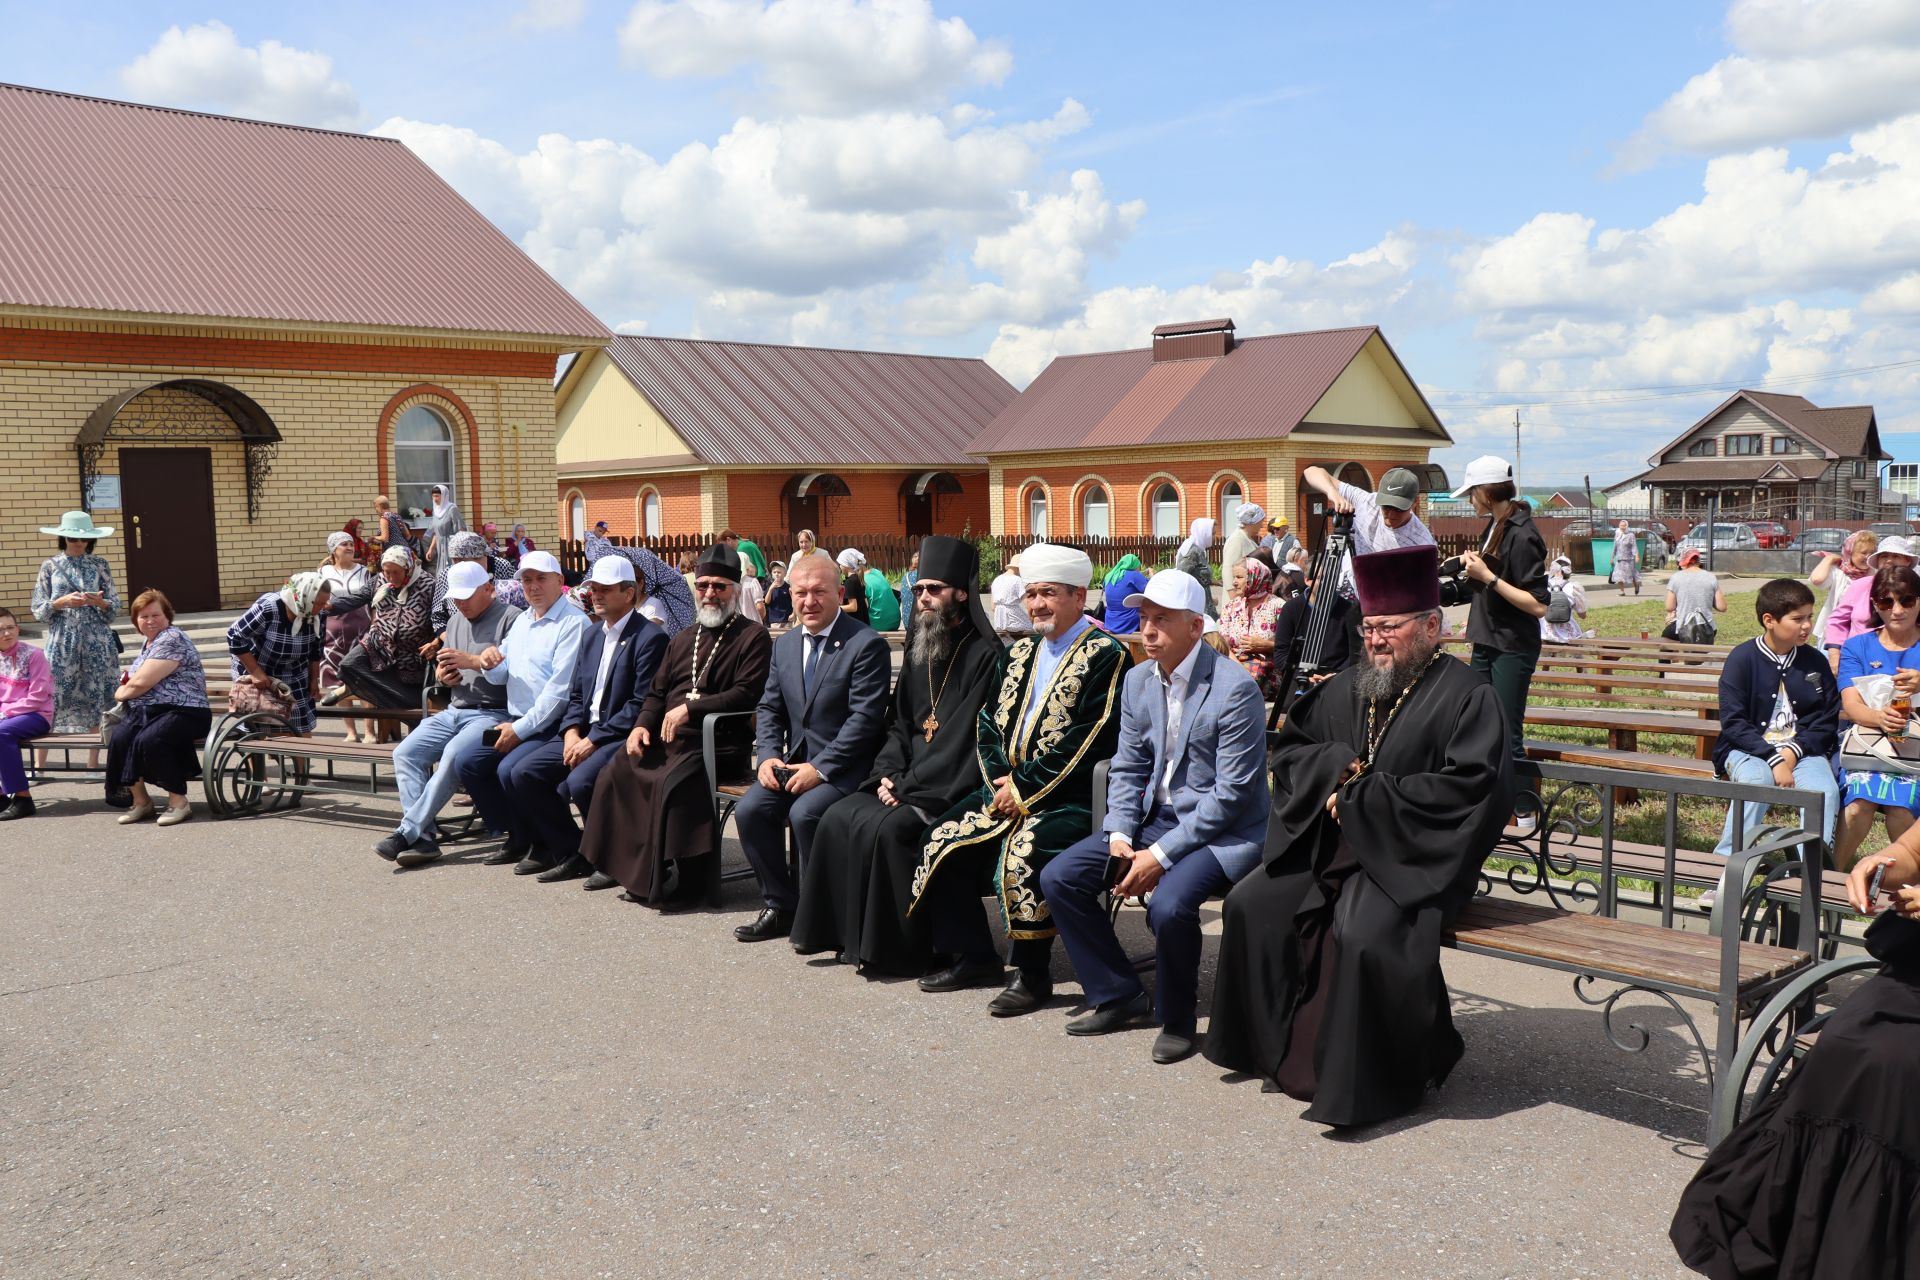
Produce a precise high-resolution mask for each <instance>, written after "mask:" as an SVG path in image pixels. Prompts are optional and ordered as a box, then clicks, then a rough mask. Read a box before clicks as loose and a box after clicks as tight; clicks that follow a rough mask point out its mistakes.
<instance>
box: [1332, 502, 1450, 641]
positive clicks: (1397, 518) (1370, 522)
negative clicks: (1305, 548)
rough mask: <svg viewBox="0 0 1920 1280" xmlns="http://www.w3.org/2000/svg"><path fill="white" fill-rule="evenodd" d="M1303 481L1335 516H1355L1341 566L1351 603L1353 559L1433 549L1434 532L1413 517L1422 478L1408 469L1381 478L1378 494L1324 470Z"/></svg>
mask: <svg viewBox="0 0 1920 1280" xmlns="http://www.w3.org/2000/svg"><path fill="white" fill-rule="evenodd" d="M1300 479H1301V482H1302V483H1304V484H1305V485H1306V486H1307V487H1308V488H1310V489H1315V490H1317V491H1318V492H1319V493H1320V494H1321V495H1322V496H1323V497H1325V498H1326V500H1327V505H1328V506H1329V507H1331V508H1332V509H1333V510H1334V511H1335V512H1336V513H1340V514H1351V515H1352V516H1353V545H1352V546H1350V547H1349V548H1348V549H1347V562H1346V563H1345V564H1343V565H1341V566H1340V594H1341V595H1343V596H1346V597H1348V598H1349V599H1351V598H1352V596H1353V557H1354V556H1364V555H1371V554H1372V553H1373V552H1375V551H1391V550H1393V549H1394V548H1395V547H1417V546H1421V545H1425V546H1432V545H1433V531H1432V530H1430V529H1428V528H1427V526H1426V525H1425V524H1423V523H1421V520H1420V517H1419V516H1417V515H1415V514H1414V513H1413V506H1414V503H1416V502H1418V501H1419V500H1420V477H1418V476H1416V475H1414V474H1413V472H1411V471H1409V470H1407V469H1406V468H1405V467H1394V468H1393V469H1392V470H1390V471H1388V472H1387V474H1385V475H1384V476H1381V477H1380V491H1379V492H1378V493H1368V492H1367V491H1366V490H1365V489H1362V488H1361V487H1360V486H1358V485H1352V484H1347V483H1345V482H1344V481H1340V480H1335V479H1334V478H1333V477H1332V476H1331V475H1329V474H1327V469H1326V468H1325V467H1308V468H1307V469H1306V470H1305V471H1303V472H1302V473H1301V474H1300ZM1356 625H1357V624H1356ZM1354 652H1355V653H1358V652H1359V649H1358V648H1357V647H1356V648H1355V650H1354Z"/></svg>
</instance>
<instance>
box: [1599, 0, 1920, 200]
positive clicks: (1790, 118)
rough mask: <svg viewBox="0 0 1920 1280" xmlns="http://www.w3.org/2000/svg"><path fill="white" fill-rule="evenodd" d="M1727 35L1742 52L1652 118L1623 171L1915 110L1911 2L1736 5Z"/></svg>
mask: <svg viewBox="0 0 1920 1280" xmlns="http://www.w3.org/2000/svg"><path fill="white" fill-rule="evenodd" d="M1727 30H1728V34H1729V36H1730V37H1731V38H1732V41H1733V43H1734V45H1735V47H1736V48H1737V49H1738V50H1739V52H1736V53H1733V54H1730V55H1728V56H1727V57H1725V58H1723V59H1721V60H1720V61H1719V62H1717V63H1715V64H1714V65H1713V66H1711V67H1709V68H1708V69H1707V70H1705V71H1703V72H1701V73H1700V74H1699V75H1697V76H1694V77H1693V78H1692V79H1690V80H1688V81H1687V83H1686V84H1685V85H1683V86H1682V87H1681V88H1680V90H1679V92H1677V93H1675V94H1674V95H1673V96H1672V97H1670V98H1668V99H1667V100H1666V102H1664V103H1662V104H1661V105H1660V107H1659V108H1658V109H1656V110H1655V111H1654V112H1653V113H1652V114H1651V115H1649V116H1648V117H1647V119H1646V121H1645V122H1644V123H1643V124H1642V126H1641V128H1640V130H1639V132H1637V133H1636V134H1635V135H1634V136H1633V137H1632V138H1631V139H1629V140H1628V142H1627V143H1626V144H1625V145H1624V146H1623V147H1622V148H1621V152H1620V157H1619V163H1620V165H1621V166H1622V167H1624V168H1629V169H1632V168H1639V167H1642V166H1644V165H1646V164H1649V163H1651V162H1652V161H1653V160H1655V159H1657V158H1658V157H1659V156H1660V155H1662V154H1663V153H1666V152H1670V151H1682V152H1693V153H1696V154H1702V155H1724V154H1726V153H1727V152H1730V151H1742V150H1747V149H1749V148H1752V147H1757V146H1765V145H1768V144H1771V143H1781V142H1791V141H1796V140H1800V139H1807V138H1826V137H1832V136H1834V135H1836V134H1839V133H1844V132H1846V131H1848V130H1851V129H1860V128H1865V127H1867V126H1869V125H1874V124H1879V123H1882V122H1884V121H1887V120H1891V119H1893V118H1894V117H1896V116H1900V115H1904V114H1906V113H1908V112H1911V111H1916V110H1920V6H1916V5H1914V4H1912V3H1910V2H1909V0H1736V2H1735V3H1734V5H1733V6H1732V8H1731V9H1730V10H1729V12H1728V15H1727Z"/></svg>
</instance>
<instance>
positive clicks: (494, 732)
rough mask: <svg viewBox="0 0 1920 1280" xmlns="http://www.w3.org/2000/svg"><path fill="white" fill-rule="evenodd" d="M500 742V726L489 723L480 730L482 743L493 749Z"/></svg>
mask: <svg viewBox="0 0 1920 1280" xmlns="http://www.w3.org/2000/svg"><path fill="white" fill-rule="evenodd" d="M499 743H500V726H499V725H497V724H495V725H488V726H487V727H486V728H485V729H482V730H481V731H480V745H482V746H484V747H487V748H488V749H492V748H493V747H496V746H498V745H499Z"/></svg>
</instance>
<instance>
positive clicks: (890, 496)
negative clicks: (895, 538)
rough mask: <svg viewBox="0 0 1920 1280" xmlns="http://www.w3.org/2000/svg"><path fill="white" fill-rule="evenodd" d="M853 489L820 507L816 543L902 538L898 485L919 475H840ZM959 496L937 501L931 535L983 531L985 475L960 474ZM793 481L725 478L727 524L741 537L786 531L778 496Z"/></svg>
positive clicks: (771, 475) (750, 475) (762, 474)
mask: <svg viewBox="0 0 1920 1280" xmlns="http://www.w3.org/2000/svg"><path fill="white" fill-rule="evenodd" d="M838 474H839V475H840V478H841V479H843V480H845V481H846V482H847V488H848V489H849V490H851V493H850V495H849V496H848V497H845V498H827V499H824V500H823V501H822V502H821V504H820V527H819V528H817V529H815V530H814V533H815V534H816V535H817V536H818V537H819V539H820V541H821V542H822V543H824V544H826V545H827V546H833V545H834V543H835V542H836V540H838V539H841V538H850V537H854V536H856V535H858V534H863V533H891V534H904V533H905V532H906V522H905V518H904V515H903V508H902V504H901V501H900V486H901V485H902V484H903V483H905V481H906V480H907V478H908V477H910V476H913V475H917V474H919V473H918V472H917V471H904V470H903V471H844V472H840V473H838ZM954 477H955V478H956V479H957V480H959V481H960V486H961V492H960V493H957V494H954V495H952V496H950V497H936V498H935V499H934V508H933V531H934V532H935V533H945V534H951V535H954V536H958V535H959V533H960V532H961V530H963V529H965V528H967V527H969V525H971V527H972V530H973V532H974V533H975V534H984V533H986V532H988V528H987V510H988V506H987V473H986V472H984V471H959V472H955V473H954ZM791 479H792V476H791V475H788V474H783V473H781V472H777V471H759V472H744V473H741V474H738V475H732V476H728V477H727V510H728V512H729V517H728V519H729V523H731V524H732V526H733V527H734V528H735V529H737V530H739V531H740V532H742V533H752V532H755V531H773V530H782V529H785V528H786V520H787V512H786V506H785V504H784V503H783V502H782V501H781V499H780V494H781V491H782V490H783V489H784V488H785V487H786V486H787V484H788V482H789V481H790V480H791Z"/></svg>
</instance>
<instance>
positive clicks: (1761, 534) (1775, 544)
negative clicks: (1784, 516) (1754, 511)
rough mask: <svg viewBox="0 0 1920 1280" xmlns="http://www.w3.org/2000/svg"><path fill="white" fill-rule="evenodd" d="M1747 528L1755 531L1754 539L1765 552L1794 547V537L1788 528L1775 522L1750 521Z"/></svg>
mask: <svg viewBox="0 0 1920 1280" xmlns="http://www.w3.org/2000/svg"><path fill="white" fill-rule="evenodd" d="M1747 528H1749V529H1751V530H1753V536H1754V538H1755V539H1756V540H1757V541H1758V542H1759V543H1760V547H1761V550H1763V551H1776V550H1780V549H1782V548H1785V547H1791V546H1792V545H1793V535H1792V534H1791V533H1789V532H1788V531H1787V526H1785V525H1783V524H1779V523H1777V522H1776V521H1773V520H1749V521H1747Z"/></svg>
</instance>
